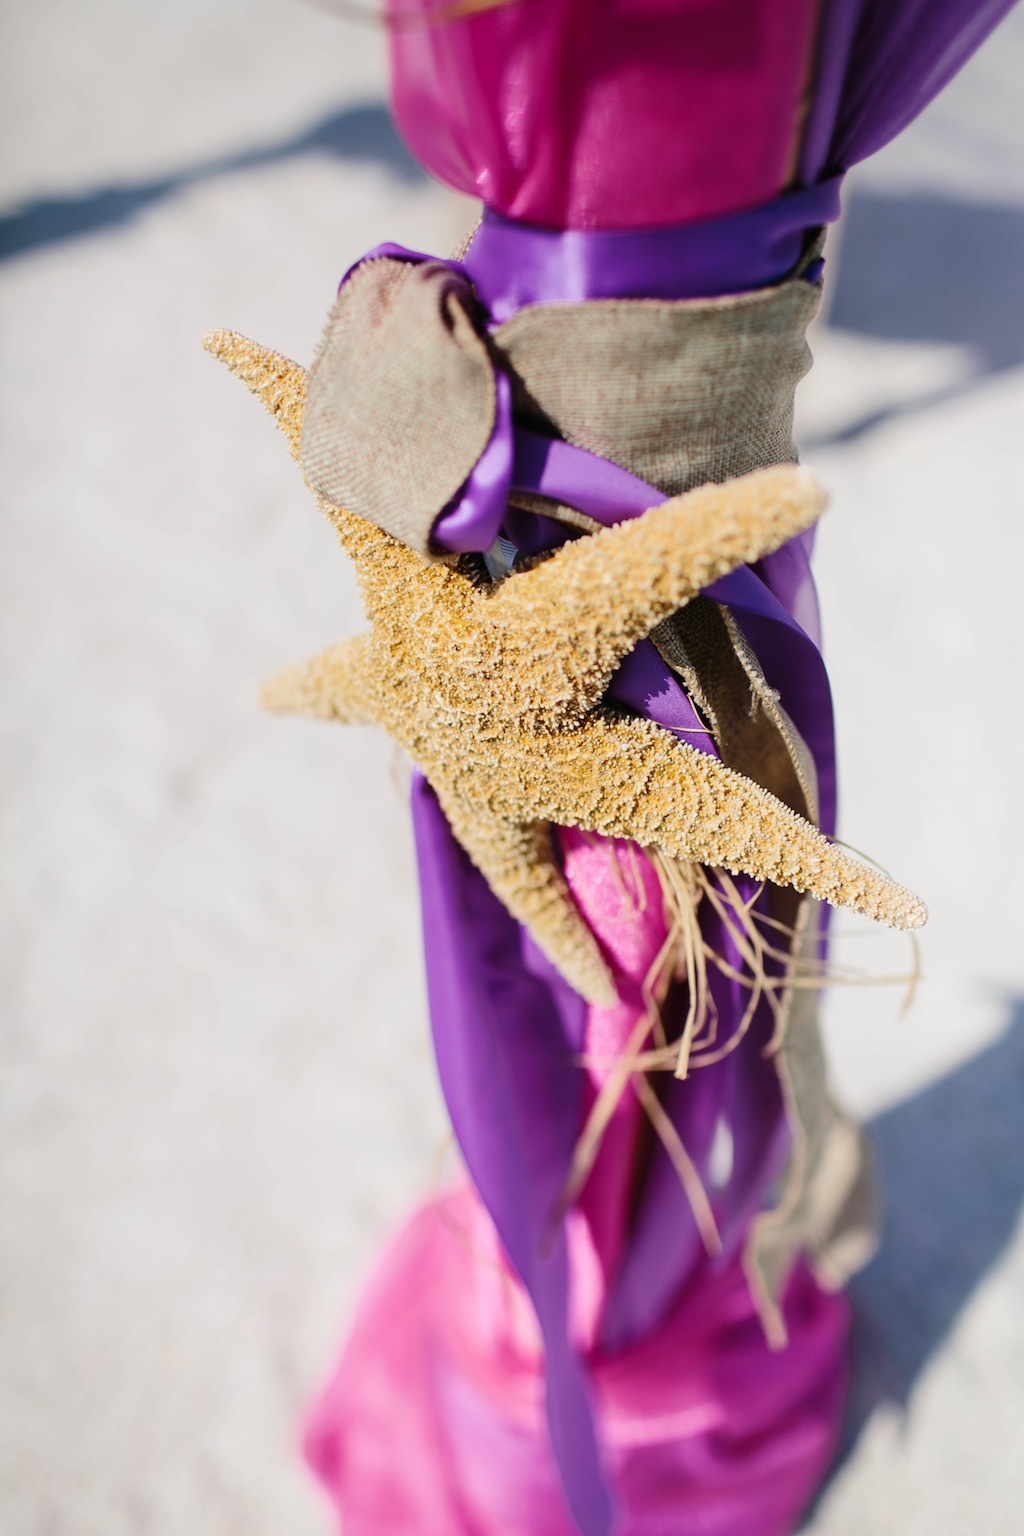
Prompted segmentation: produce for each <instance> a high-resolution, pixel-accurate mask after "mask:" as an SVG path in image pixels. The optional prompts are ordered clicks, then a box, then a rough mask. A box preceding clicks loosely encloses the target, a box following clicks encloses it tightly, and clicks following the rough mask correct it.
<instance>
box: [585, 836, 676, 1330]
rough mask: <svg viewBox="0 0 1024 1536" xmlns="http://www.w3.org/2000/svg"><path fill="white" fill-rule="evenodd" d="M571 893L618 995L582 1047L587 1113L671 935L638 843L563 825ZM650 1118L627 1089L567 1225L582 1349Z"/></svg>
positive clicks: (623, 1224) (599, 1304)
mask: <svg viewBox="0 0 1024 1536" xmlns="http://www.w3.org/2000/svg"><path fill="white" fill-rule="evenodd" d="M559 838H560V841H561V845H562V854H563V858H564V861H565V863H564V867H565V876H566V880H567V883H568V885H569V889H570V891H571V892H572V895H573V899H574V900H575V902H576V905H577V906H578V907H579V909H580V911H581V912H582V914H583V916H584V917H585V918H586V920H587V922H588V923H589V925H590V927H591V928H592V930H593V931H594V933H595V934H596V935H597V937H598V938H599V940H600V941H601V945H602V948H603V950H604V955H605V958H606V960H608V961H609V963H610V964H611V966H612V969H613V971H614V974H615V981H616V986H617V988H618V992H619V999H618V1002H617V1003H616V1004H615V1006H614V1007H612V1008H588V1009H587V1019H586V1025H585V1028H584V1045H583V1048H584V1051H585V1053H586V1055H587V1057H588V1058H591V1064H590V1065H589V1066H588V1068H587V1078H588V1091H587V1094H586V1098H585V1112H587V1113H589V1111H590V1109H591V1106H592V1105H593V1103H594V1100H595V1099H596V1097H597V1094H598V1093H599V1092H600V1090H601V1087H602V1086H603V1084H604V1083H605V1081H606V1080H607V1079H608V1077H609V1076H610V1075H611V1073H612V1070H613V1068H614V1064H615V1062H616V1060H617V1059H618V1057H619V1056H621V1054H622V1052H623V1050H624V1049H625V1047H626V1045H627V1043H628V1041H629V1037H630V1035H631V1034H632V1033H633V1030H634V1028H635V1026H636V1024H637V1021H638V1020H639V1019H640V1017H641V1016H642V1015H643V1013H644V1012H645V1011H646V1002H645V998H644V982H645V980H646V978H647V975H648V972H649V971H650V969H651V966H652V965H653V964H654V962H655V960H656V959H657V957H658V953H659V951H660V950H661V947H662V945H663V944H664V942H665V937H666V933H667V929H666V924H665V916H664V911H663V903H662V896H661V886H660V884H659V881H658V877H657V875H656V873H655V871H654V869H653V867H652V865H651V862H650V860H649V859H648V858H647V857H646V855H645V854H644V853H643V851H642V850H641V849H639V848H637V847H636V846H635V845H634V844H632V843H626V842H621V841H616V842H609V841H608V840H607V839H605V838H603V837H598V836H596V835H594V834H590V833H586V832H580V831H579V830H578V829H576V828H571V827H562V828H560V829H559ZM643 1124H644V1115H643V1111H642V1110H641V1108H640V1105H639V1103H638V1101H637V1098H636V1095H635V1094H634V1093H633V1092H632V1090H631V1089H630V1088H629V1087H628V1086H627V1088H626V1091H625V1092H624V1093H623V1094H622V1097H621V1098H620V1099H619V1103H618V1106H617V1108H616V1110H615V1113H614V1115H613V1116H612V1119H611V1121H610V1123H609V1125H608V1126H607V1128H606V1130H605V1132H604V1135H603V1137H602V1139H601V1145H600V1149H599V1151H598V1154H597V1159H596V1161H595V1163H594V1168H593V1170H592V1172H591V1175H590V1177H589V1179H588V1180H587V1183H586V1185H585V1187H584V1189H583V1192H582V1194H581V1197H580V1200H579V1206H578V1212H573V1213H572V1216H573V1217H576V1218H578V1219H576V1220H575V1221H573V1220H571V1221H570V1228H569V1242H570V1255H571V1258H572V1261H573V1295H572V1305H571V1316H572V1321H573V1332H574V1338H575V1339H576V1341H577V1343H579V1344H580V1345H581V1346H582V1347H584V1348H589V1347H590V1346H591V1345H592V1344H593V1343H594V1342H595V1340H596V1338H597V1335H598V1329H599V1326H600V1322H601V1313H602V1309H603V1306H604V1300H605V1297H606V1296H607V1293H608V1288H609V1285H610V1284H611V1281H612V1279H613V1278H614V1274H615V1269H616V1265H617V1263H618V1260H619V1257H620V1255H621V1253H622V1249H623V1244H624V1243H625V1241H626V1238H627V1225H628V1221H629V1216H630V1204H631V1197H632V1192H633V1188H634V1170H635V1164H636V1157H637V1150H638V1137H639V1134H640V1131H641V1129H642V1127H643Z"/></svg>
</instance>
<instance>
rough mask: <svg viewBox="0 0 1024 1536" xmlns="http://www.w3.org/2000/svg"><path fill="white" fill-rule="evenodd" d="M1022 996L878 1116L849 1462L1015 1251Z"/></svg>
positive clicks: (1021, 1144)
mask: <svg viewBox="0 0 1024 1536" xmlns="http://www.w3.org/2000/svg"><path fill="white" fill-rule="evenodd" d="M1022 1103H1024V999H1022V998H1015V999H1013V1000H1012V1002H1011V1005H1010V1018H1009V1023H1008V1026H1007V1028H1006V1030H1005V1032H1004V1034H1003V1035H1002V1036H1001V1037H1000V1039H999V1040H997V1041H996V1043H995V1044H994V1045H991V1046H989V1047H988V1048H987V1049H986V1050H984V1051H982V1052H981V1053H980V1054H979V1055H977V1056H975V1057H973V1058H972V1059H971V1060H970V1061H968V1062H966V1063H965V1064H964V1065H963V1066H962V1067H958V1068H957V1069H956V1070H955V1071H953V1072H950V1073H949V1075H948V1076H947V1077H943V1078H940V1080H939V1081H938V1082H936V1083H933V1084H932V1085H931V1087H929V1088H926V1089H924V1091H923V1092H922V1093H919V1094H916V1095H915V1096H914V1097H913V1098H912V1099H906V1100H905V1101H904V1102H903V1103H902V1104H898V1105H896V1107H895V1108H893V1109H890V1110H888V1111H887V1112H886V1113H885V1114H883V1115H879V1116H878V1118H877V1119H875V1120H873V1121H872V1122H871V1123H870V1125H869V1127H868V1129H869V1130H870V1132H871V1135H872V1137H873V1139H874V1141H875V1144H876V1146H877V1148H878V1152H879V1155H880V1161H881V1175H882V1181H883V1190H884V1195H885V1219H884V1230H883V1241H882V1247H881V1249H880V1251H879V1254H878V1257H877V1258H876V1259H875V1260H874V1261H873V1262H872V1263H871V1264H870V1265H869V1266H868V1268H867V1269H865V1270H864V1271H863V1273H862V1274H860V1275H859V1276H858V1277H857V1278H856V1280H854V1282H853V1284H852V1285H851V1287H850V1296H851V1299H852V1301H853V1304H854V1317H855V1321H854V1339H853V1343H854V1351H853V1357H854V1379H853V1388H852V1392H851V1397H850V1405H849V1411H848V1416H847V1423H846V1428H845V1432H844V1435H843V1444H842V1447H841V1449H840V1453H839V1458H838V1461H837V1464H836V1467H835V1468H834V1469H833V1476H834V1475H835V1472H836V1471H838V1470H839V1468H840V1467H841V1466H842V1465H843V1463H844V1461H845V1460H846V1459H847V1457H848V1456H849V1455H850V1453H851V1451H852V1450H853V1448H854V1446H855V1445H856V1443H857V1440H858V1437H859V1436H860V1433H861V1431H862V1429H863V1428H864V1426H865V1424H866V1423H867V1421H868V1419H869V1418H870V1416H871V1414H872V1413H873V1412H874V1410H875V1409H876V1408H877V1407H878V1406H879V1405H880V1404H882V1403H894V1404H896V1405H897V1406H899V1407H904V1406H905V1405H906V1404H907V1403H908V1401H909V1399H910V1396H911V1394H912V1392H913V1389H914V1386H915V1384H916V1382H917V1381H918V1378H919V1377H920V1375H921V1372H922V1369H923V1368H924V1366H925V1365H926V1364H927V1363H928V1361H929V1360H930V1358H931V1356H932V1355H933V1354H934V1352H935V1350H936V1349H937V1348H938V1346H939V1345H940V1344H941V1343H942V1341H943V1340H944V1339H945V1338H946V1336H947V1335H948V1334H949V1332H950V1330H951V1329H952V1328H953V1326H954V1325H955V1323H956V1321H957V1318H958V1317H959V1316H960V1313H961V1312H962V1311H963V1309H964V1307H965V1306H966V1305H967V1303H968V1302H969V1301H970V1299H971V1296H972V1295H973V1293H974V1291H975V1290H976V1288H977V1286H978V1285H979V1283H980V1282H981V1281H982V1280H983V1279H984V1277H985V1275H986V1274H987V1273H988V1272H989V1270H990V1269H991V1268H992V1266H993V1265H994V1264H995V1263H996V1262H997V1261H998V1259H999V1258H1000V1255H1001V1254H1002V1253H1003V1252H1004V1251H1005V1249H1006V1248H1007V1247H1008V1245H1009V1243H1010V1241H1011V1239H1012V1237H1013V1235H1014V1231H1015V1229H1016V1226H1017V1222H1018V1219H1019V1217H1020V1212H1021V1206H1022V1203H1024V1116H1022V1114H1021V1104H1022Z"/></svg>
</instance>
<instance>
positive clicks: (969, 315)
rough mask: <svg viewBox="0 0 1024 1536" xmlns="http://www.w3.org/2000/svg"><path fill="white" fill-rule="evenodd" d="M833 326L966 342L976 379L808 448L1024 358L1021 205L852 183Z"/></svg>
mask: <svg viewBox="0 0 1024 1536" xmlns="http://www.w3.org/2000/svg"><path fill="white" fill-rule="evenodd" d="M834 282H835V290H834V293H833V297H832V305H831V309H830V311H829V322H828V323H829V325H830V326H833V327H834V328H835V329H837V330H844V331H850V332H852V333H854V334H855V335H859V336H872V337H877V338H878V339H879V340H885V341H906V342H938V343H944V344H946V345H955V346H965V347H969V348H970V350H971V352H972V354H973V355H974V358H975V370H974V372H973V373H972V374H971V376H970V377H968V378H967V379H965V380H963V381H962V382H958V383H956V384H953V385H948V386H944V387H943V388H941V389H939V390H935V391H930V392H928V393H927V394H925V395H922V396H919V397H917V398H915V399H911V400H908V401H903V402H901V403H900V404H898V405H887V406H885V407H884V408H882V409H879V410H877V411H872V412H869V413H868V414H867V415H865V416H862V417H860V418H858V419H857V420H855V421H853V422H851V423H849V424H848V425H846V426H845V427H843V428H842V429H841V430H839V431H838V432H834V433H830V434H828V435H827V436H826V437H822V438H819V439H815V440H811V441H808V443H807V446H808V447H811V446H815V447H816V446H819V445H824V444H825V443H837V442H850V441H852V440H854V439H856V438H858V437H861V436H863V435H864V433H866V432H869V431H870V430H871V429H872V428H873V427H876V426H879V425H880V424H881V423H882V422H883V421H890V420H893V419H894V418H897V417H900V416H906V415H912V414H915V413H917V412H918V411H921V410H924V409H926V408H928V407H929V406H932V405H937V404H938V403H939V402H940V401H942V400H947V399H950V398H952V397H954V396H956V395H959V394H963V393H964V392H965V391H967V390H969V389H971V388H972V387H973V386H974V385H975V384H976V383H977V382H978V380H979V379H982V378H987V377H989V376H990V375H992V374H996V373H1001V372H1003V371H1004V370H1005V369H1008V368H1016V367H1018V366H1019V365H1020V364H1021V363H1024V208H1018V207H1014V206H1012V205H1011V204H996V203H968V202H964V201H962V200H960V199H956V198H949V197H942V196H940V195H938V194H934V193H909V194H903V195H900V196H884V195H881V194H879V193H872V192H858V191H856V190H854V191H853V192H852V194H851V196H850V198H849V202H848V205H847V209H846V214H845V218H844V223H843V231H842V242H841V245H840V249H839V261H838V270H837V272H836V275H835V278H834Z"/></svg>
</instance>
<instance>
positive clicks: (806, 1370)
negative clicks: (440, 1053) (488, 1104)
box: [306, 1187, 848, 1536]
mask: <svg viewBox="0 0 1024 1536" xmlns="http://www.w3.org/2000/svg"><path fill="white" fill-rule="evenodd" d="M785 1311H786V1316H787V1320H788V1323H789V1329H790V1339H791V1342H790V1345H789V1347H788V1348H787V1349H786V1350H784V1351H781V1352H778V1353H773V1352H771V1351H770V1350H769V1349H768V1347H767V1345H766V1343H765V1341H764V1336H763V1333H762V1330H761V1326H760V1323H759V1321H758V1319H757V1317H756V1315H755V1313H754V1310H753V1307H752V1305H751V1301H750V1296H749V1292H748V1289H747V1285H746V1281H745V1278H744V1276H743V1274H742V1272H741V1270H740V1268H739V1266H738V1265H733V1266H731V1267H730V1268H729V1269H727V1270H726V1271H725V1272H724V1273H721V1274H718V1275H716V1276H713V1277H712V1276H706V1277H704V1278H702V1279H701V1281H700V1282H699V1283H696V1284H694V1285H691V1286H690V1287H688V1288H687V1291H686V1292H685V1294H684V1295H683V1296H682V1297H680V1300H679V1305H678V1307H677V1308H676V1310H675V1312H674V1313H673V1315H672V1316H671V1317H670V1318H669V1320H668V1322H667V1323H666V1325H665V1326H664V1327H663V1328H662V1329H660V1330H659V1332H658V1333H657V1334H656V1335H655V1336H653V1337H651V1338H650V1339H647V1340H645V1341H644V1342H643V1344H642V1345H639V1346H637V1347H635V1348H631V1349H628V1350H624V1351H621V1352H620V1353H618V1354H617V1355H616V1356H614V1357H613V1358H610V1359H605V1360H602V1359H601V1358H592V1369H593V1377H594V1383H595V1396H596V1399H597V1412H598V1419H599V1423H600V1426H601V1433H602V1440H603V1442H604V1444H605V1446H606V1456H607V1466H608V1475H609V1479H610V1483H611V1486H612V1488H613V1489H614V1492H615V1495H616V1498H617V1501H618V1506H619V1512H620V1524H619V1527H618V1536H670V1533H671V1536H679V1533H680V1532H683V1531H691V1530H692V1531H697V1530H699V1531H700V1532H701V1536H787V1533H789V1532H791V1531H792V1530H793V1529H794V1526H795V1524H796V1522H797V1520H798V1519H799V1516H800V1513H801V1511H802V1509H803V1508H804V1507H805V1505H806V1504H807V1502H808V1501H809V1499H810V1498H811V1497H812V1495H813V1493H814V1491H815V1490H816V1489H817V1487H818V1485H819V1483H820V1481H821V1478H822V1476H823V1474H824V1472H825V1471H826V1469H827V1467H828V1464H829V1462H830V1460H831V1458H832V1456H833V1454H834V1451H835V1446H836V1442H837V1438H838V1432H839V1425H840V1421H841V1417H842V1405H843V1399H844V1395H845V1380H846V1371H845V1363H844V1360H845V1344H846V1337H847V1331H848V1308H847V1303H846V1302H845V1300H844V1299H843V1298H842V1297H839V1296H834V1295H827V1294H825V1293H824V1292H822V1291H821V1290H820V1289H819V1288H818V1286H817V1285H816V1283H815V1282H814V1280H813V1279H812V1278H811V1276H810V1274H809V1273H808V1272H807V1271H806V1270H805V1269H799V1270H798V1271H797V1272H796V1273H795V1274H794V1276H793V1278H792V1280H791V1281H790V1285H789V1289H788V1292H787V1296H786V1300H785ZM306 1454H307V1457H308V1459H309V1462H310V1464H311V1465H312V1467H313V1469H314V1470H315V1472H316V1473H317V1475H318V1476H319V1478H320V1479H321V1481H322V1483H323V1484H324V1486H325V1488H326V1490H327V1492H328V1493H329V1494H330V1496H331V1498H332V1499H333V1500H334V1502H335V1505H336V1507H337V1510H338V1513H339V1516H340V1518H341V1519H342V1521H343V1522H344V1536H574V1528H573V1525H572V1521H571V1519H570V1517H569V1514H568V1512H567V1510H566V1506H565V1501H564V1499H563V1497H562V1494H561V1490H560V1487H559V1483H558V1476H557V1472H556V1470H555V1466H554V1461H553V1459H552V1456H551V1451H550V1447H549V1444H548V1438H547V1430H546V1425H545V1420H544V1410H543V1370H542V1360H541V1354H540V1348H539V1344H538V1340H537V1334H536V1330H535V1328H534V1326H533V1323H532V1318H531V1315H530V1312H529V1307H528V1303H527V1302H526V1300H525V1297H524V1294H523V1292H522V1290H521V1288H520V1286H519V1285H518V1283H517V1281H516V1280H515V1278H514V1277H513V1276H512V1274H511V1273H510V1271H509V1268H508V1266H507V1264H506V1263H505V1262H504V1261H503V1259H502V1256H501V1253H500V1251H499V1249H498V1245H497V1242H496V1240H495V1238H494V1233H493V1228H492V1227H491V1225H490V1221H489V1219H488V1217H487V1216H486V1213H485V1212H484V1211H483V1210H482V1209H481V1207H480V1205H479V1203H478V1202H477V1200H476V1198H475V1196H474V1195H473V1194H472V1192H471V1191H470V1190H469V1189H468V1187H464V1188H463V1189H461V1190H459V1191H457V1192H455V1193H453V1194H450V1195H447V1196H445V1197H444V1198H442V1199H439V1200H438V1201H436V1202H435V1203H433V1204H430V1205H427V1206H425V1207H424V1208H423V1209H422V1210H420V1211H419V1212H418V1214H417V1215H416V1216H414V1217H413V1219H412V1220H411V1221H410V1222H409V1224H408V1225H407V1227H406V1228H405V1230H404V1231H403V1232H402V1233H401V1234H400V1235H399V1237H398V1239H397V1240H396V1241H395V1243H394V1244H393V1245H392V1247H391V1248H390V1249H389V1251H388V1252H387V1253H386V1255H385V1257H384V1259H383V1261H382V1263H381V1265H380V1267H379V1269H378V1270H377V1273H376V1274H375V1275H374V1277H373V1279H372V1280H371V1283H370V1285H369V1287H368V1289H367V1291H366V1293H365V1295H364V1297H363V1301H362V1304H361V1306H360V1309H359V1312H358V1314H357V1317H356V1321H355V1326H354V1328H353V1331H352V1335H351V1338H350V1340H349V1342H348V1345H347V1347H346V1349H345V1353H344V1355H343V1357H342V1360H341V1363H340V1365H339V1367H338V1369H337V1372H336V1374H335V1376H334V1378H333V1380H332V1381H331V1383H330V1385H329V1386H328V1388H327V1390H326V1391H325V1393H324V1394H323V1396H322V1398H321V1400H320V1402H319V1403H318V1405H317V1407H316V1409H315V1411H314V1413H313V1415H312V1417H311V1420H310V1424H309V1429H308V1433H307V1436H306Z"/></svg>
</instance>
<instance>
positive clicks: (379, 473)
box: [302, 257, 495, 554]
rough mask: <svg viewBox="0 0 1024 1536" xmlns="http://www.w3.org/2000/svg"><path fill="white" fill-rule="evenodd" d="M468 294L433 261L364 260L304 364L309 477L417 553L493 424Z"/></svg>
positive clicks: (489, 380) (488, 376)
mask: <svg viewBox="0 0 1024 1536" xmlns="http://www.w3.org/2000/svg"><path fill="white" fill-rule="evenodd" d="M473 302H474V301H473V297H472V292H471V290H470V288H469V286H468V284H467V283H466V282H465V280H464V279H463V278H461V277H460V276H459V275H458V274H457V273H455V272H452V271H451V269H450V268H448V267H446V266H444V264H443V263H441V262H425V263H423V264H422V265H418V266H417V265H413V264H411V263H409V262H404V261H393V260H391V259H389V258H387V257H378V258H377V259H376V260H374V261H368V262H365V263H364V264H363V265H362V266H361V267H359V268H358V269H357V270H356V271H355V272H354V273H353V275H352V276H351V277H350V278H349V280H348V282H347V283H345V285H344V287H343V288H342V290H341V292H340V293H339V295H338V297H337V299H336V300H335V303H334V307H333V309H332V310H331V312H330V315H329V316H328V318H327V324H326V327H325V329H324V334H323V338H322V340H321V343H320V348H319V351H318V352H317V356H316V359H315V361H314V363H313V367H312V369H311V372H310V382H309V402H308V408H307V411H306V419H305V426H304V429H303V438H302V462H303V466H304V468H305V472H306V478H307V480H308V481H309V484H310V486H311V487H312V488H313V490H315V491H316V492H317V494H318V495H320V496H323V497H324V499H325V500H326V501H329V502H331V503H332V504H333V505H334V506H343V507H347V508H348V510H349V511H350V512H354V513H355V514H356V515H357V516H359V517H365V518H368V519H369V520H370V521H371V522H374V523H376V524H377V525H378V527H381V528H385V529H386V530H387V532H389V533H392V534H394V536H395V538H396V539H401V541H402V543H403V544H408V545H409V547H410V548H411V549H415V550H418V551H419V552H420V554H426V553H427V546H428V540H429V534H430V529H431V527H432V525H433V523H434V520H435V519H436V517H437V515H438V513H439V512H440V511H441V509H442V508H443V507H444V506H445V504H446V503H447V502H448V501H450V500H451V498H452V497H453V496H454V495H455V493H456V491H457V490H458V489H459V487H460V486H461V484H462V482H463V481H464V480H465V479H466V477H467V475H468V474H469V472H470V470H471V469H472V468H473V465H474V464H475V463H476V461H477V459H478V458H479V457H480V455H481V454H482V453H483V451H484V448H485V447H486V446H487V441H488V439H489V437H490V435H491V431H492V429H493V427H494V410H495V398H494V397H495V389H494V372H493V369H492V367H491V363H490V359H489V357H488V354H487V348H486V346H485V344H484V342H483V341H482V339H481V338H480V336H479V335H478V333H477V331H476V329H475V327H474V324H473V321H472V319H471V316H470V313H469V311H470V310H471V309H472V307H473Z"/></svg>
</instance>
